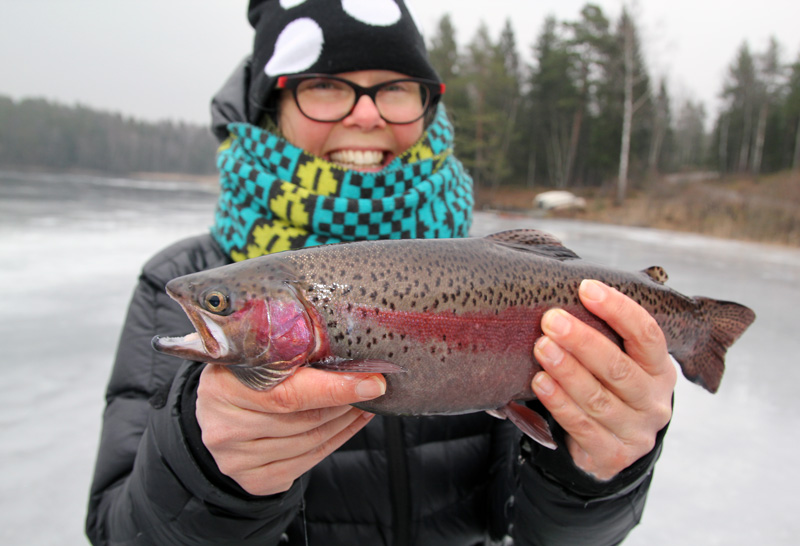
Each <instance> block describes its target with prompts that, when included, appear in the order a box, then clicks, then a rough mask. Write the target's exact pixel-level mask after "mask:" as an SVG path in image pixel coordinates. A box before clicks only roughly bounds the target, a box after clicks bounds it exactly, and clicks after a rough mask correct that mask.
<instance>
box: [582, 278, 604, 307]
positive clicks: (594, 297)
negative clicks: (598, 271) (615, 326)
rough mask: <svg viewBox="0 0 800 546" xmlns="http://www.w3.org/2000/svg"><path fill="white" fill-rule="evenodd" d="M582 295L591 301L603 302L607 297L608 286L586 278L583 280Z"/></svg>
mask: <svg viewBox="0 0 800 546" xmlns="http://www.w3.org/2000/svg"><path fill="white" fill-rule="evenodd" d="M580 290H581V295H582V296H583V297H584V298H585V299H587V300H591V301H597V302H601V301H603V300H604V299H606V287H605V286H604V285H603V284H602V283H600V282H598V281H595V280H591V279H584V280H583V281H581V288H580Z"/></svg>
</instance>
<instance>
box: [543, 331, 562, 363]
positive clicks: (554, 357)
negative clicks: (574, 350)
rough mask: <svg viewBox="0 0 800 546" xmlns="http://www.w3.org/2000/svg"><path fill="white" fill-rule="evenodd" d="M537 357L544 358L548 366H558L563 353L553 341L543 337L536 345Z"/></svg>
mask: <svg viewBox="0 0 800 546" xmlns="http://www.w3.org/2000/svg"><path fill="white" fill-rule="evenodd" d="M537 347H538V348H539V355H540V356H542V357H544V358H545V359H546V360H547V362H549V363H550V364H558V363H560V362H561V359H562V358H564V351H562V350H561V347H559V346H558V344H556V343H555V342H553V340H551V339H550V338H547V337H543V338H542V339H540V340H539V343H538V344H537Z"/></svg>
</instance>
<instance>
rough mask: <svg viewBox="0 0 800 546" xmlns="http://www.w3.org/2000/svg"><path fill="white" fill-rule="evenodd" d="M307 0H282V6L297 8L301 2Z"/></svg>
mask: <svg viewBox="0 0 800 546" xmlns="http://www.w3.org/2000/svg"><path fill="white" fill-rule="evenodd" d="M305 2H306V0H281V7H282V8H283V9H292V8H296V7H297V6H299V5H300V4H304V3H305Z"/></svg>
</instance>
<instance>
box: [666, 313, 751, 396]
mask: <svg viewBox="0 0 800 546" xmlns="http://www.w3.org/2000/svg"><path fill="white" fill-rule="evenodd" d="M694 300H695V301H696V302H697V313H698V315H699V317H700V318H701V320H702V321H703V322H704V323H705V327H700V328H699V330H700V331H701V332H703V333H702V334H701V337H700V338H699V339H697V340H696V343H695V344H694V346H693V347H692V348H690V349H689V350H687V351H685V354H675V353H673V355H672V356H674V357H675V360H677V361H678V363H679V364H680V365H681V369H682V370H683V375H684V376H686V378H687V379H689V380H690V381H692V382H694V383H697V384H698V385H700V386H702V387H703V388H705V389H706V390H708V391H710V392H712V393H714V392H717V389H718V388H719V383H720V381H721V380H722V374H723V372H724V371H725V353H726V351H727V350H728V347H730V346H731V345H733V343H734V342H735V341H736V340H737V339H739V337H740V336H741V335H742V334H743V333H744V331H745V330H747V327H748V326H750V324H752V323H753V321H754V320H755V319H756V314H755V313H754V312H753V310H752V309H750V308H748V307H745V306H744V305H740V304H738V303H734V302H730V301H718V300H713V299H711V298H703V297H696V298H694Z"/></svg>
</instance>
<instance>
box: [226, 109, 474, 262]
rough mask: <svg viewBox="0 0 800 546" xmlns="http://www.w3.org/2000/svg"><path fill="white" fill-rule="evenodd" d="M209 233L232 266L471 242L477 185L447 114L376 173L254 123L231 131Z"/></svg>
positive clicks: (235, 126)
mask: <svg viewBox="0 0 800 546" xmlns="http://www.w3.org/2000/svg"><path fill="white" fill-rule="evenodd" d="M228 129H229V131H230V138H229V139H228V140H226V141H225V142H224V143H223V144H222V146H221V147H220V151H219V153H218V155H217V167H218V169H219V171H220V183H221V185H222V189H221V192H220V196H219V202H218V204H217V210H216V215H215V223H214V226H213V227H212V228H211V234H212V236H213V237H214V238H215V239H216V241H217V242H218V243H219V244H220V245H221V246H222V248H223V249H224V250H225V252H227V253H228V254H229V255H230V256H231V258H232V259H233V260H234V261H241V260H245V259H248V258H254V257H256V256H261V255H264V254H270V253H272V252H279V251H282V250H289V249H294V248H301V247H306V246H315V245H323V244H328V243H338V242H342V241H358V240H367V239H412V238H440V237H466V236H467V234H468V232H469V228H470V225H471V224H472V205H473V198H472V179H471V178H470V176H469V175H468V174H467V173H466V171H465V170H464V167H463V166H462V165H461V162H459V161H458V160H457V159H456V158H455V156H453V153H452V152H453V127H452V125H451V124H450V122H449V121H448V119H447V115H446V114H445V111H444V107H442V106H440V107H439V111H438V112H437V115H436V118H435V120H434V122H433V123H432V124H431V125H430V126H429V127H428V129H427V130H426V131H425V134H424V135H423V136H422V138H421V139H420V140H419V141H418V142H417V143H416V144H414V145H413V146H412V147H411V148H409V149H408V150H407V151H406V152H405V153H403V154H402V155H401V156H399V157H396V158H395V159H394V160H393V161H392V162H391V163H390V164H389V165H387V166H386V168H384V169H383V170H382V171H380V172H377V173H367V172H359V171H355V170H350V169H345V168H342V167H340V166H338V165H335V164H333V163H330V162H328V161H325V160H323V159H321V158H319V157H317V156H314V155H312V154H309V153H308V152H305V151H304V150H302V149H300V148H298V147H296V146H293V145H292V144H290V143H289V142H288V141H287V140H285V139H283V138H281V137H279V136H277V135H275V134H273V133H271V132H269V131H267V130H265V129H261V128H259V127H256V126H254V125H250V124H247V123H232V124H230V125H229V126H228Z"/></svg>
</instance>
